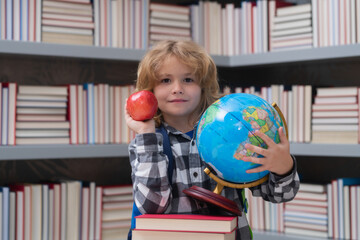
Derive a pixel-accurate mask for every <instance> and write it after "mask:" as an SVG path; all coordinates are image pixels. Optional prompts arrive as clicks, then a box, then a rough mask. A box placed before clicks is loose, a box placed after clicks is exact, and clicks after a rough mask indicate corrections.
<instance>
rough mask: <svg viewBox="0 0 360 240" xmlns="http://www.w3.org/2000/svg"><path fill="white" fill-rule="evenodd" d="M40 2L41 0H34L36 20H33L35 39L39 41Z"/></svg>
mask: <svg viewBox="0 0 360 240" xmlns="http://www.w3.org/2000/svg"><path fill="white" fill-rule="evenodd" d="M41 4H42V0H36V8H35V10H36V14H35V16H36V22H35V41H36V42H41V15H42V11H41Z"/></svg>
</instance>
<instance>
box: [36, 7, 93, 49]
mask: <svg viewBox="0 0 360 240" xmlns="http://www.w3.org/2000/svg"><path fill="white" fill-rule="evenodd" d="M41 11H42V12H41V13H40V15H41V40H42V42H48V43H60V44H82V45H93V43H94V27H95V24H94V17H93V15H94V14H93V5H92V4H91V3H90V1H86V2H81V3H78V2H66V1H65V2H64V1H61V0H52V1H48V0H43V1H42V8H41Z"/></svg>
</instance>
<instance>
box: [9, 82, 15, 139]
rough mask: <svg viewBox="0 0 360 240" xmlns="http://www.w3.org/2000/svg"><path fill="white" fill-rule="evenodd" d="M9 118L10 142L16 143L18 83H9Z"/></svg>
mask: <svg viewBox="0 0 360 240" xmlns="http://www.w3.org/2000/svg"><path fill="white" fill-rule="evenodd" d="M8 101H9V106H8V111H9V119H8V128H9V129H8V137H7V138H8V144H9V145H15V127H16V126H15V122H16V120H15V119H16V83H9V99H8Z"/></svg>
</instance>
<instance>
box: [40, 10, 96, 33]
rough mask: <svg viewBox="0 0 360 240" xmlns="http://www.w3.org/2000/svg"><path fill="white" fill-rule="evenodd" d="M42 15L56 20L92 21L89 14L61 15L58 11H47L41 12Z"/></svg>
mask: <svg viewBox="0 0 360 240" xmlns="http://www.w3.org/2000/svg"><path fill="white" fill-rule="evenodd" d="M42 17H43V18H47V19H58V20H66V21H82V22H92V21H93V18H92V17H91V16H82V15H63V14H60V13H49V12H44V13H42ZM43 29H44V28H43Z"/></svg>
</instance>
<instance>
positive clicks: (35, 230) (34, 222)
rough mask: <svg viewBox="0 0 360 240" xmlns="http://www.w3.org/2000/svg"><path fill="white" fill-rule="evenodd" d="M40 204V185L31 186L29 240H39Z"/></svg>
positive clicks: (41, 201) (40, 224)
mask: <svg viewBox="0 0 360 240" xmlns="http://www.w3.org/2000/svg"><path fill="white" fill-rule="evenodd" d="M42 204H43V200H42V189H41V184H31V239H41V233H42V230H41V227H42V221H43V219H42Z"/></svg>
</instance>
